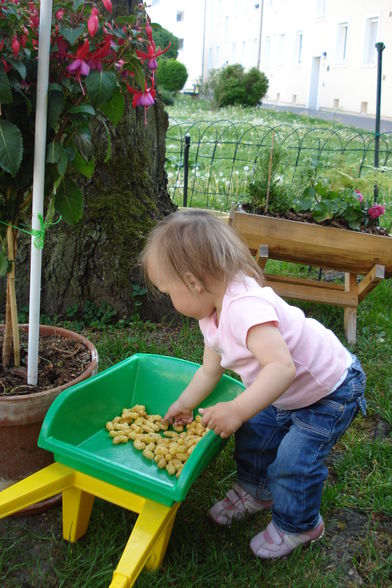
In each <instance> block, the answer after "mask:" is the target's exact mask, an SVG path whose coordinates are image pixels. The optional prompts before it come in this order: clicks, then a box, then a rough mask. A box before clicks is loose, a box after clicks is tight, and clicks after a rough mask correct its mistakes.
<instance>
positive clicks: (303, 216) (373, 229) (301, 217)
mask: <svg viewBox="0 0 392 588" xmlns="http://www.w3.org/2000/svg"><path fill="white" fill-rule="evenodd" d="M241 208H242V209H243V210H244V211H245V212H251V213H253V214H262V215H264V216H272V217H274V218H281V219H285V220H293V221H298V222H302V223H311V224H313V225H320V226H322V227H335V228H336V229H348V230H352V229H350V227H349V226H348V223H347V221H345V220H341V219H331V220H325V221H323V222H322V223H316V221H315V220H314V219H313V217H312V213H311V212H295V211H294V210H288V211H287V212H284V213H283V212H282V213H274V212H268V213H267V214H266V213H265V212H264V208H257V207H254V206H253V205H252V204H251V203H249V202H245V203H244V204H242V205H241ZM360 232H361V233H370V234H372V235H381V236H384V237H389V236H390V235H389V233H388V231H387V229H385V228H383V227H379V226H377V225H376V226H368V227H361V231H360Z"/></svg>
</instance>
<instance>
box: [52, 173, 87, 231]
mask: <svg viewBox="0 0 392 588" xmlns="http://www.w3.org/2000/svg"><path fill="white" fill-rule="evenodd" d="M54 205H55V208H56V211H57V212H58V213H59V214H61V216H62V217H63V219H64V221H65V222H66V223H68V224H69V225H75V224H76V223H77V222H78V221H80V219H81V218H82V214H83V194H82V192H81V191H80V190H79V188H78V186H77V185H76V184H75V182H73V181H72V180H70V179H69V178H62V179H61V182H60V184H59V186H58V189H57V192H56V194H55V197H54Z"/></svg>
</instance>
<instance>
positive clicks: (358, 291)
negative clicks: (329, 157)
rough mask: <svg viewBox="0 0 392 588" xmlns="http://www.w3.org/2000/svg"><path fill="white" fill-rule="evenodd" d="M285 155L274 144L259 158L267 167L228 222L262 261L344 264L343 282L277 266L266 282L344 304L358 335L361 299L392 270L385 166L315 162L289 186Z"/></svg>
mask: <svg viewBox="0 0 392 588" xmlns="http://www.w3.org/2000/svg"><path fill="white" fill-rule="evenodd" d="M280 155H281V153H280V151H279V150H276V151H275V152H274V150H273V149H271V152H270V153H269V154H267V156H266V157H265V159H264V160H261V162H260V167H261V168H262V169H261V172H262V171H263V170H264V174H263V173H261V176H260V177H257V175H256V180H255V181H253V182H252V183H251V184H250V186H249V188H248V196H249V201H248V202H246V203H244V204H243V205H241V206H240V207H237V208H236V209H233V210H232V211H231V214H230V222H231V224H232V226H233V227H234V228H235V230H236V231H237V232H238V233H239V234H240V236H241V237H242V238H243V240H244V241H245V242H246V243H247V245H248V247H249V248H250V249H251V251H253V252H254V254H255V255H256V256H257V259H258V262H259V264H260V265H261V266H262V267H264V266H265V264H266V262H267V260H268V259H276V260H281V261H289V262H294V263H299V264H305V265H307V266H315V267H318V268H325V269H332V270H338V271H340V272H344V274H345V280H344V283H343V284H340V283H330V282H328V283H327V282H325V281H322V280H321V281H320V280H310V279H307V278H296V277H287V276H283V275H277V274H275V275H271V274H266V284H267V285H271V286H272V287H273V288H274V289H275V290H276V291H277V292H278V293H279V294H281V295H283V296H286V297H289V298H293V299H299V300H311V301H317V302H322V303H327V304H336V305H339V306H342V307H343V308H344V323H345V332H346V338H347V340H348V342H349V343H355V340H356V312H357V306H358V304H359V302H360V301H361V300H363V298H364V297H365V296H366V295H367V294H368V293H369V292H370V291H371V290H372V289H373V288H374V287H375V286H376V284H377V283H378V282H379V281H380V280H381V279H383V278H384V277H390V276H392V239H391V237H390V235H389V230H388V228H385V227H384V228H383V227H380V226H379V218H380V217H381V216H382V215H383V214H384V213H385V207H384V206H382V205H380V204H378V203H375V202H374V201H373V188H374V185H375V184H378V185H379V186H380V185H383V183H384V182H385V180H384V178H383V176H382V173H381V172H382V170H380V171H377V170H374V171H372V172H371V173H368V174H367V176H365V177H363V178H359V179H356V178H353V177H352V175H350V174H349V173H347V171H345V170H339V169H336V168H335V167H334V168H333V173H332V172H331V173H330V174H326V175H325V176H324V177H323V178H320V177H319V175H318V173H317V171H318V170H317V166H315V165H313V163H312V164H311V165H309V167H308V168H307V169H306V170H305V173H303V174H302V175H300V176H299V178H298V180H297V184H295V183H294V184H292V185H291V187H290V189H288V188H287V187H286V186H285V185H284V183H283V182H282V176H281V175H280V173H279V162H280V160H281V159H280ZM362 191H363V192H364V193H366V194H367V197H366V198H365V197H364V196H363V194H362ZM292 194H294V196H293V195H292ZM358 276H361V277H362V280H361V281H359V279H358Z"/></svg>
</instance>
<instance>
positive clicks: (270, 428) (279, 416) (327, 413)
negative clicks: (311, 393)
mask: <svg viewBox="0 0 392 588" xmlns="http://www.w3.org/2000/svg"><path fill="white" fill-rule="evenodd" d="M365 386H366V376H365V374H364V372H363V370H362V367H361V364H360V363H359V360H358V359H357V358H356V357H355V356H353V364H352V365H351V367H350V368H349V369H348V373H347V377H346V379H345V380H344V382H343V384H342V385H341V386H340V387H339V388H337V389H336V390H335V391H334V392H332V393H331V394H329V395H328V396H326V397H325V398H322V399H321V400H319V401H318V402H316V403H314V404H312V405H310V406H307V407H305V408H300V409H297V410H279V409H277V408H275V407H274V406H269V407H268V408H266V409H265V410H263V411H261V412H259V413H258V414H257V415H256V416H254V417H253V418H251V419H250V420H249V421H247V422H246V423H244V424H243V425H242V427H241V428H240V429H239V430H238V431H237V433H236V435H235V441H236V443H235V452H234V456H235V459H236V462H237V472H238V483H239V485H240V486H241V487H242V488H243V489H244V490H246V491H247V492H249V493H250V494H251V495H252V496H254V497H255V498H259V499H262V500H266V499H271V498H272V500H273V507H272V520H273V521H274V523H275V524H276V526H277V527H278V528H279V529H281V530H283V531H285V532H288V533H300V532H303V531H306V530H308V529H313V528H314V527H316V526H317V525H318V523H319V522H320V520H321V517H320V504H321V492H322V489H323V484H324V481H325V480H326V478H327V475H328V469H327V467H326V465H325V458H326V457H327V455H328V454H329V453H330V451H331V450H332V447H333V446H334V445H335V444H336V443H337V441H338V440H339V439H340V437H341V436H342V435H343V433H344V431H345V430H346V429H347V427H348V426H349V425H350V423H351V421H352V420H353V419H354V417H355V415H356V414H357V412H358V409H360V410H361V411H362V412H363V414H366V400H365V397H364V392H365Z"/></svg>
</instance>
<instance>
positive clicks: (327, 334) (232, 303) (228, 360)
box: [199, 275, 349, 410]
mask: <svg viewBox="0 0 392 588" xmlns="http://www.w3.org/2000/svg"><path fill="white" fill-rule="evenodd" d="M266 322H273V323H275V325H276V326H277V328H278V329H279V332H280V334H281V335H282V337H283V339H284V340H285V342H286V345H287V347H288V349H289V351H290V353H291V356H292V359H293V361H294V364H295V367H296V377H295V379H294V381H293V383H292V384H291V385H290V386H289V388H288V389H287V390H286V392H285V393H284V394H282V396H280V397H279V398H278V399H277V400H276V401H275V402H274V403H273V404H274V406H276V407H277V408H281V409H284V410H286V409H287V410H293V409H297V408H302V407H304V406H308V405H310V404H313V403H314V402H317V401H318V400H320V399H321V398H323V397H324V396H327V395H328V394H329V393H330V392H331V391H332V390H333V389H334V387H335V385H336V384H337V382H339V380H340V379H341V378H342V376H343V374H344V372H345V370H346V368H347V358H348V355H349V354H348V351H347V350H346V348H345V347H344V346H343V345H342V344H341V343H340V341H339V339H338V338H337V337H336V335H334V333H333V332H332V331H330V330H329V329H326V328H325V327H324V326H323V325H322V324H321V323H319V322H318V321H316V320H314V319H312V318H306V317H305V315H304V313H303V312H302V310H300V309H299V308H297V307H296V306H290V305H289V304H287V303H286V302H285V301H284V300H283V299H282V298H280V297H279V296H278V295H277V294H275V292H274V291H273V290H272V289H271V288H267V287H261V286H259V285H258V284H257V282H256V281H255V280H254V279H253V278H249V277H246V276H242V275H241V276H239V277H238V278H236V279H235V280H233V281H232V282H231V283H230V284H229V286H228V288H227V290H226V293H225V296H224V298H223V303H222V311H221V315H220V319H219V325H217V324H216V315H215V314H214V315H212V316H211V317H209V318H205V319H202V320H201V321H199V325H200V329H201V331H202V333H203V335H204V342H205V344H206V345H207V346H208V347H212V348H213V349H214V350H215V351H216V352H217V353H219V355H220V356H221V358H222V360H221V366H222V367H223V368H225V369H229V370H232V371H233V372H235V373H237V374H238V375H239V376H240V377H241V379H242V381H243V383H244V384H245V386H249V385H250V384H251V383H252V382H253V380H254V379H255V378H256V376H257V374H258V373H259V372H260V370H261V369H262V367H263V366H262V365H260V363H259V362H258V361H257V359H256V358H255V357H254V355H252V353H251V352H250V351H249V349H248V348H247V346H246V339H247V335H248V331H249V329H250V328H251V327H253V326H255V325H259V324H262V323H266Z"/></svg>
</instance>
